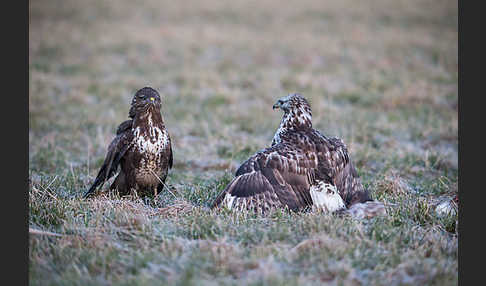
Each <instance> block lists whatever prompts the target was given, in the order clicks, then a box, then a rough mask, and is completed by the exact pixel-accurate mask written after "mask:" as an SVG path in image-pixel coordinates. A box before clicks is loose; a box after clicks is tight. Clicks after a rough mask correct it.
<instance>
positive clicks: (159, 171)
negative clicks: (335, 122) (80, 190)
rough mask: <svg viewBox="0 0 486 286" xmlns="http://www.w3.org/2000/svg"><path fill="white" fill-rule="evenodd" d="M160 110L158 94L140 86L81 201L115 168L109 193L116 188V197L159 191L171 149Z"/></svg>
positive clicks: (111, 174)
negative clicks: (125, 118)
mask: <svg viewBox="0 0 486 286" xmlns="http://www.w3.org/2000/svg"><path fill="white" fill-rule="evenodd" d="M160 108H161V99H160V95H159V93H158V92H157V91H156V90H154V89H153V88H150V87H144V88H142V89H140V90H139V91H137V92H136V93H135V96H134V97H133V99H132V103H131V108H130V111H129V114H128V115H129V117H130V119H129V120H126V121H124V122H122V123H121V124H120V126H118V129H117V131H116V137H115V139H113V141H112V142H111V144H110V146H109V147H108V153H107V154H106V158H105V161H104V162H103V165H102V166H101V169H100V170H99V172H98V175H97V176H96V179H95V181H94V183H93V185H92V186H91V188H90V189H89V190H88V191H87V192H86V193H85V194H84V197H85V198H86V197H89V196H91V195H93V194H94V192H95V190H96V188H98V187H99V186H102V185H103V184H104V183H105V181H106V180H108V179H109V178H111V177H112V176H113V175H114V174H115V173H116V171H117V170H118V166H120V167H121V168H120V169H121V170H120V172H119V173H118V176H117V177H116V179H115V180H114V181H113V184H111V186H110V190H115V189H116V190H117V191H118V192H119V194H120V195H127V194H129V193H130V192H131V191H132V190H135V192H138V193H139V194H141V195H145V194H150V193H155V194H157V193H158V192H161V191H162V189H163V187H164V183H165V179H166V178H167V173H168V170H169V168H172V147H171V144H170V137H169V133H168V132H167V130H166V129H165V125H164V120H163V118H162V114H161V113H160Z"/></svg>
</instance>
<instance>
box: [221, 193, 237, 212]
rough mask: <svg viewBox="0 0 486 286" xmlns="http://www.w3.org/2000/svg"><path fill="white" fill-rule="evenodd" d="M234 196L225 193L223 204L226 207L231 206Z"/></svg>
mask: <svg viewBox="0 0 486 286" xmlns="http://www.w3.org/2000/svg"><path fill="white" fill-rule="evenodd" d="M235 199H236V196H232V195H231V194H226V195H225V196H224V199H223V205H224V206H226V207H227V208H228V209H231V208H232V207H233V202H234V201H235Z"/></svg>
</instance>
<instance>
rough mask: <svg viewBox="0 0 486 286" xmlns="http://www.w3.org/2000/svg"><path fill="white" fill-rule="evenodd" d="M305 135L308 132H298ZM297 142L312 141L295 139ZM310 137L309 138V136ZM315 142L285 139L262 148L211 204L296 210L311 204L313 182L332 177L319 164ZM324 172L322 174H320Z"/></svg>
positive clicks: (238, 171)
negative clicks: (317, 178)
mask: <svg viewBox="0 0 486 286" xmlns="http://www.w3.org/2000/svg"><path fill="white" fill-rule="evenodd" d="M297 135H299V136H301V137H306V134H297ZM295 139H296V141H298V142H305V141H307V142H308V141H309V140H306V138H295ZM307 139H308V138H307ZM316 150H317V148H316V146H314V144H303V145H296V144H293V143H292V141H290V142H289V141H284V142H281V143H278V144H275V145H273V146H272V147H269V148H267V149H264V150H261V151H259V152H258V153H256V154H255V155H253V156H252V157H250V158H249V159H248V160H247V161H245V162H244V163H243V164H242V165H241V166H240V168H239V169H238V170H237V171H236V174H235V178H234V179H233V180H232V181H231V182H230V183H229V184H228V186H227V187H226V188H225V189H224V190H223V191H222V192H221V193H220V194H219V196H218V197H217V198H216V199H215V201H214V202H213V204H212V207H216V206H219V205H221V204H222V203H223V204H226V205H227V206H228V207H230V208H231V207H235V208H245V207H246V208H247V209H249V207H248V206H252V207H253V208H254V206H255V205H256V206H257V208H258V209H260V208H261V209H263V210H266V209H268V208H271V207H282V206H283V207H285V206H288V207H289V208H290V209H291V210H294V211H297V210H300V209H303V208H305V207H308V206H311V205H312V199H311V196H310V193H309V188H310V185H311V184H313V182H314V180H315V178H316V177H319V178H321V179H324V180H329V177H328V176H327V174H326V173H328V172H329V170H327V169H326V168H325V167H322V166H321V167H322V168H320V169H319V168H318V167H319V166H320V164H319V159H318V156H317V153H316V152H315V151H316ZM321 173H322V174H321Z"/></svg>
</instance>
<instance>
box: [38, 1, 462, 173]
mask: <svg viewBox="0 0 486 286" xmlns="http://www.w3.org/2000/svg"><path fill="white" fill-rule="evenodd" d="M457 40H458V32H457V2H456V1H430V0H413V1H409V0H407V1H386V0H372V1H359V2H356V1H327V2H325V3H323V2H322V1H301V2H299V4H298V5H296V4H295V5H291V4H289V3H286V4H282V3H280V2H278V1H264V2H261V1H183V2H178V3H174V2H173V1H90V0H87V1H55V0H50V1H47V0H36V1H30V2H29V92H30V96H29V125H30V126H29V143H30V149H29V151H30V152H29V158H30V169H31V170H32V171H36V172H46V173H52V172H57V171H62V170H64V169H65V167H67V166H73V167H84V168H88V167H89V168H90V171H89V172H90V173H89V175H90V176H93V175H95V174H94V173H93V168H97V167H98V166H99V164H101V161H102V157H103V156H104V152H105V150H106V147H107V145H108V144H109V142H110V140H111V139H112V138H113V135H114V131H115V128H116V126H117V125H118V124H119V123H120V122H121V121H123V120H125V118H126V117H127V114H128V109H129V103H130V100H131V97H132V96H133V94H134V92H135V91H136V90H137V89H139V88H141V87H144V86H152V87H154V88H155V89H157V90H158V91H159V92H160V94H161V95H162V97H163V102H164V105H163V108H162V113H163V116H164V119H165V121H166V123H167V126H168V129H169V131H170V134H171V136H172V138H173V144H174V153H175V154H174V155H175V164H176V166H177V167H178V168H184V166H188V165H190V163H191V162H192V163H194V164H193V165H194V166H193V167H197V166H199V165H201V166H206V165H207V166H206V167H211V166H212V165H218V162H220V161H221V162H223V161H224V162H226V163H227V162H229V161H232V159H234V161H235V162H233V164H237V163H238V162H240V161H241V159H242V158H244V157H245V156H246V155H248V154H250V153H252V152H254V151H256V150H258V149H259V148H263V147H265V146H267V145H268V144H269V143H270V141H271V138H272V136H273V133H274V132H275V130H276V128H277V127H278V124H279V120H280V118H281V114H280V113H279V112H276V111H272V109H271V107H272V104H273V103H274V102H275V101H276V100H277V99H278V98H279V97H281V96H284V95H287V94H288V93H294V92H299V93H301V94H303V95H304V96H305V97H306V98H308V99H309V100H310V102H311V104H312V108H313V122H314V125H315V127H317V128H318V129H319V130H321V131H322V132H323V133H324V134H328V135H333V136H339V137H342V138H343V140H344V141H345V142H346V143H347V144H348V145H349V147H350V149H351V154H352V155H354V156H353V157H356V160H358V162H359V166H360V167H365V166H366V167H367V168H368V167H375V168H383V166H384V165H386V162H387V160H390V157H396V156H402V157H400V158H403V157H404V156H405V157H407V156H412V157H413V156H416V157H419V158H422V157H425V156H431V155H433V156H435V157H437V158H438V159H437V160H439V159H440V160H442V161H441V162H442V163H443V164H445V165H446V166H447V168H449V167H450V168H453V169H457V96H458V95H457V77H458V69H457V68H458V53H457V51H458V44H457ZM240 153H242V154H240ZM239 155H241V156H239ZM88 159H89V164H90V166H88V165H87V164H88ZM228 159H231V160H228ZM223 165H224V164H223ZM375 165H376V166H375ZM380 166H381V167H380ZM402 167H407V166H402ZM189 169H190V168H189Z"/></svg>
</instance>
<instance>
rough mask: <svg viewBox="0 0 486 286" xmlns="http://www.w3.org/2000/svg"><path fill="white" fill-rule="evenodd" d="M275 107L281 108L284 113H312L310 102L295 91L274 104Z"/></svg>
mask: <svg viewBox="0 0 486 286" xmlns="http://www.w3.org/2000/svg"><path fill="white" fill-rule="evenodd" d="M273 109H281V110H282V111H283V112H284V113H290V112H294V113H295V114H298V113H299V112H300V113H303V112H304V113H308V114H309V115H310V114H311V108H310V105H309V102H307V100H306V99H305V98H304V97H303V96H302V95H300V94H298V93H294V94H289V95H287V96H284V97H281V98H279V99H278V100H277V102H275V104H274V105H273Z"/></svg>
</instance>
